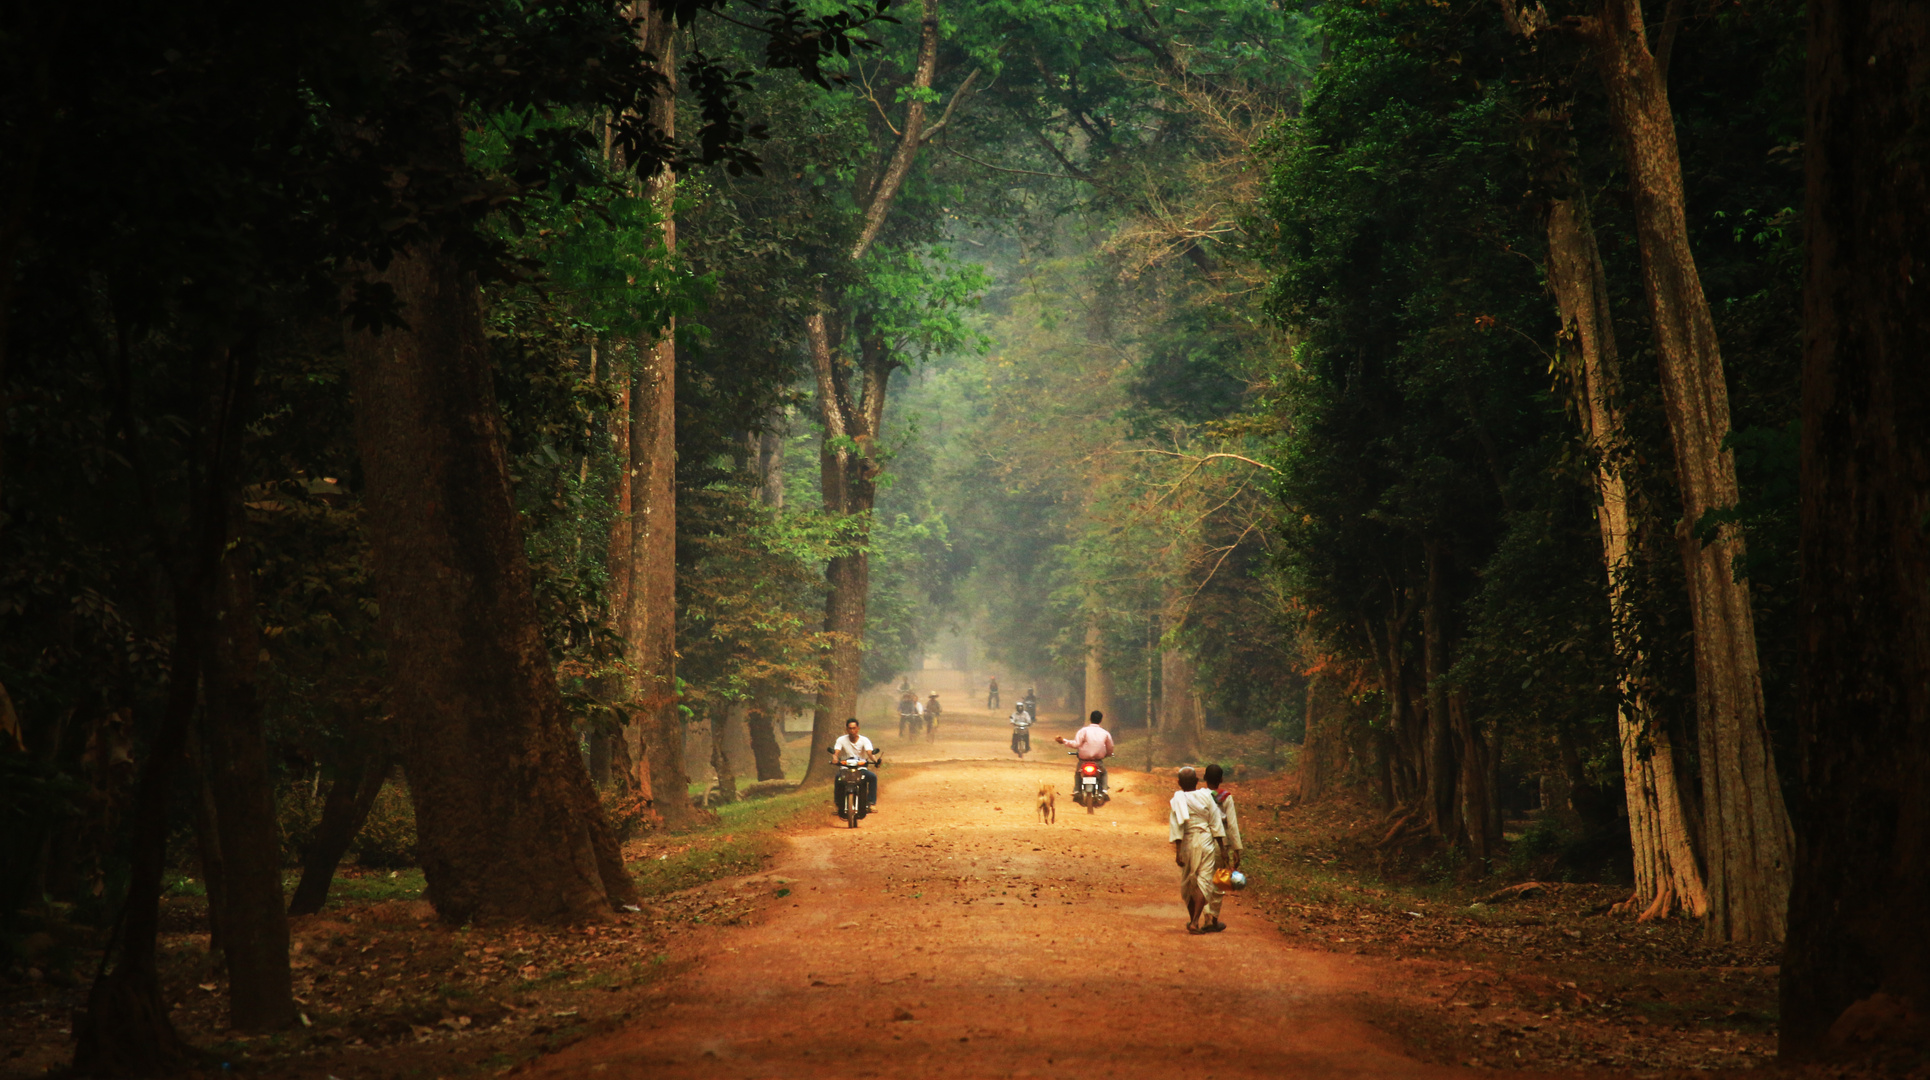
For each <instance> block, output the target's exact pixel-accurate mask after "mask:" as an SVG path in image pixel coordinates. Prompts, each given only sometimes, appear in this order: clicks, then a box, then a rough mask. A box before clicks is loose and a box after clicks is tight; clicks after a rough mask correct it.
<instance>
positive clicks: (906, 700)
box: [898, 684, 918, 739]
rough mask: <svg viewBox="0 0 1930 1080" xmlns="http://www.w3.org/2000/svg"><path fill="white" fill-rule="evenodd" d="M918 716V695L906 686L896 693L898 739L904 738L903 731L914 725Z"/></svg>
mask: <svg viewBox="0 0 1930 1080" xmlns="http://www.w3.org/2000/svg"><path fill="white" fill-rule="evenodd" d="M917 715H918V695H917V694H916V693H914V692H913V691H912V689H911V686H910V685H909V684H907V685H906V686H905V688H904V689H903V690H900V691H899V692H898V737H899V738H901V739H902V738H904V737H905V729H906V728H907V727H910V726H911V725H912V724H913V723H914V719H913V718H914V717H916V716H917Z"/></svg>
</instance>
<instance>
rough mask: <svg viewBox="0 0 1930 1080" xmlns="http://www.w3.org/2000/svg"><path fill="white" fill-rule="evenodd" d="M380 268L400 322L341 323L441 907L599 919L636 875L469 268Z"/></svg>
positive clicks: (413, 258)
mask: <svg viewBox="0 0 1930 1080" xmlns="http://www.w3.org/2000/svg"><path fill="white" fill-rule="evenodd" d="M449 140H450V145H449V146H447V147H444V148H443V152H444V153H454V152H457V151H456V142H455V133H454V125H453V123H452V124H451V128H450V132H449ZM379 276H380V277H381V279H382V280H384V281H386V282H387V283H388V284H389V285H390V286H392V287H393V288H394V289H395V292H396V295H397V297H398V299H400V300H401V301H402V302H403V304H404V308H403V315H404V317H405V318H406V319H408V321H409V329H407V330H402V329H390V330H388V331H386V332H383V333H380V334H374V333H368V332H362V331H354V330H351V331H350V332H349V333H348V353H349V370H350V379H351V386H352V388H353V391H354V397H355V405H356V412H355V428H356V441H357V444H358V446H359V448H360V451H361V458H362V465H363V469H364V473H365V475H366V477H367V484H368V491H367V508H368V517H367V522H368V530H369V538H370V541H371V544H370V546H371V550H372V555H373V558H372V562H373V564H374V565H373V569H374V578H375V585H376V596H377V599H378V601H379V602H380V604H381V611H382V620H381V625H382V630H383V636H384V639H385V642H386V644H387V646H388V662H389V670H390V673H391V676H390V678H391V685H392V690H393V694H392V697H391V702H392V704H393V707H394V710H395V712H396V713H397V715H399V716H401V717H403V718H404V723H405V732H404V736H403V741H402V747H401V753H402V758H403V760H404V762H405V763H406V767H407V769H408V773H409V789H410V792H411V794H412V796H413V801H414V804H415V813H416V836H417V850H418V852H419V853H420V855H421V858H422V869H423V874H424V876H425V877H426V878H427V879H428V884H429V890H428V891H429V896H430V898H431V900H432V901H433V902H434V903H435V905H436V910H437V912H438V914H440V915H441V916H442V918H443V919H445V920H447V921H449V922H452V923H462V922H468V921H471V920H474V919H488V918H503V919H553V920H575V919H587V918H597V917H601V916H603V915H606V914H607V913H608V912H609V910H610V909H609V902H610V901H611V900H613V899H615V900H625V901H627V900H628V899H630V898H631V897H632V896H634V889H635V887H634V885H633V884H632V883H631V882H630V879H629V877H628V876H627V875H626V874H624V873H623V869H622V861H621V856H620V854H619V853H618V851H617V847H616V842H615V839H614V837H613V836H612V835H611V833H610V831H609V827H608V824H607V823H606V822H605V821H604V819H603V815H602V812H601V809H600V807H599V806H598V803H597V800H596V793H595V791H594V789H592V788H591V786H590V777H589V774H588V773H587V772H586V771H585V770H584V768H583V759H582V757H581V755H580V754H579V753H578V752H577V746H576V739H575V736H574V733H573V732H572V730H571V728H570V725H569V723H568V721H567V719H566V716H565V713H564V710H563V701H562V697H561V695H560V693H559V692H558V690H557V686H556V675H555V672H554V670H553V669H552V667H551V665H550V662H549V654H548V650H547V649H546V648H545V646H544V642H543V639H542V632H541V628H540V626H539V625H538V622H537V616H536V602H535V597H534V594H533V593H532V591H531V585H530V573H529V564H528V558H527V555H526V554H525V551H524V547H523V537H522V530H521V527H520V523H519V522H518V520H517V517H516V511H515V507H514V505H513V503H512V500H511V492H510V485H509V474H508V468H507V463H506V462H505V460H504V453H503V443H502V434H501V431H500V422H501V421H500V415H499V413H498V411H497V408H496V401H495V395H494V392H493V390H492V389H491V385H490V371H489V363H488V358H487V356H486V354H485V349H484V344H483V327H482V309H481V300H480V297H479V295H478V292H477V287H476V280H475V276H474V274H472V273H469V272H467V271H465V270H463V269H462V268H460V267H459V266H457V265H456V264H455V262H454V261H453V259H452V258H450V257H449V256H447V255H445V254H443V253H442V252H440V251H438V250H437V249H435V248H434V247H427V248H413V249H409V250H407V251H404V252H402V253H400V254H398V255H397V256H396V257H395V259H394V260H393V261H392V262H391V263H390V264H389V267H388V269H387V270H386V271H385V272H384V273H382V274H381V275H379Z"/></svg>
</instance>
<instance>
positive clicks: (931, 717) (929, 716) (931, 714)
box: [925, 690, 945, 742]
mask: <svg viewBox="0 0 1930 1080" xmlns="http://www.w3.org/2000/svg"><path fill="white" fill-rule="evenodd" d="M944 711H945V710H944V709H941V708H939V707H938V692H937V691H936V690H934V691H932V695H931V696H930V697H928V698H926V699H925V741H926V742H937V741H938V714H939V713H942V712H944Z"/></svg>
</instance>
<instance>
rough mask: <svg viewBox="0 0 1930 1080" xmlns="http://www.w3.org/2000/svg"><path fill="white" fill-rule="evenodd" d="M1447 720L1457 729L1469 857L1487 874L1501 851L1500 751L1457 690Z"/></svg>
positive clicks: (1450, 697) (1451, 696)
mask: <svg viewBox="0 0 1930 1080" xmlns="http://www.w3.org/2000/svg"><path fill="white" fill-rule="evenodd" d="M1447 712H1448V719H1449V721H1450V722H1451V723H1452V725H1453V728H1454V735H1455V742H1456V744H1457V754H1456V756H1457V758H1458V759H1459V761H1460V766H1461V777H1460V782H1461V783H1460V787H1461V807H1460V810H1461V821H1462V826H1463V828H1464V829H1465V830H1466V833H1467V839H1468V854H1469V855H1470V856H1472V857H1473V858H1474V862H1475V865H1476V867H1478V868H1480V869H1481V870H1482V871H1483V872H1486V870H1487V868H1488V865H1489V861H1490V860H1492V859H1493V858H1494V857H1495V855H1496V854H1497V853H1498V852H1499V850H1500V847H1501V810H1500V806H1499V804H1498V803H1497V802H1496V800H1495V784H1494V778H1495V776H1496V775H1497V774H1496V772H1495V757H1496V756H1497V755H1498V754H1499V752H1500V747H1499V746H1497V745H1493V744H1490V742H1489V741H1488V739H1487V738H1486V736H1485V735H1483V734H1482V731H1481V724H1480V722H1479V721H1478V720H1476V719H1475V717H1474V715H1473V713H1472V712H1470V711H1469V709H1468V695H1467V692H1466V691H1464V690H1455V691H1452V692H1450V693H1449V694H1448V695H1447Z"/></svg>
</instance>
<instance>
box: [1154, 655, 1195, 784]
mask: <svg viewBox="0 0 1930 1080" xmlns="http://www.w3.org/2000/svg"><path fill="white" fill-rule="evenodd" d="M1197 674H1198V670H1197V667H1196V665H1195V664H1194V663H1193V659H1192V657H1190V656H1187V655H1186V653H1185V652H1184V651H1183V650H1182V649H1180V648H1179V647H1178V646H1173V647H1171V648H1166V649H1161V650H1160V651H1159V715H1160V724H1161V726H1162V727H1163V728H1164V729H1165V730H1166V731H1167V733H1168V736H1167V737H1168V739H1169V740H1170V739H1177V740H1179V742H1178V745H1177V747H1176V749H1178V750H1179V752H1180V755H1181V756H1182V757H1186V758H1194V757H1198V756H1199V753H1200V750H1201V744H1202V741H1203V740H1202V735H1203V730H1202V720H1203V719H1204V718H1203V717H1201V716H1200V715H1199V709H1198V705H1199V701H1198V700H1197V698H1196V696H1195V694H1194V683H1195V681H1196V676H1197Z"/></svg>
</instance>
